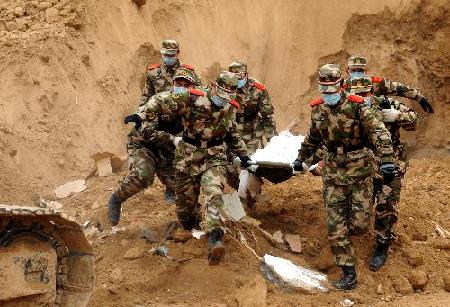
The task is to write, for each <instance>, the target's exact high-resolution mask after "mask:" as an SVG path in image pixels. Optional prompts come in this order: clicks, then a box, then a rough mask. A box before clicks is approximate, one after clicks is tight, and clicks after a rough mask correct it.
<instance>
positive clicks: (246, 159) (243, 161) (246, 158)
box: [239, 156, 252, 168]
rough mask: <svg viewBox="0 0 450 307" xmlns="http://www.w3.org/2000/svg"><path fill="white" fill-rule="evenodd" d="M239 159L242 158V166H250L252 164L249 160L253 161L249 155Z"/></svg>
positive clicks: (240, 158)
mask: <svg viewBox="0 0 450 307" xmlns="http://www.w3.org/2000/svg"><path fill="white" fill-rule="evenodd" d="M239 160H241V167H242V168H249V167H250V166H252V165H251V164H250V163H249V162H250V161H252V159H250V157H249V156H243V157H239Z"/></svg>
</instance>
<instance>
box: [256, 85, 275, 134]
mask: <svg viewBox="0 0 450 307" xmlns="http://www.w3.org/2000/svg"><path fill="white" fill-rule="evenodd" d="M259 114H260V116H261V124H262V128H263V130H264V136H265V137H266V140H267V141H269V140H270V139H271V138H272V137H273V136H274V135H277V127H276V125H275V120H274V118H273V114H274V112H273V105H272V100H271V98H270V95H269V93H268V91H267V90H264V91H263V92H262V94H261V96H260V101H259Z"/></svg>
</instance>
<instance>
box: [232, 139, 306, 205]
mask: <svg viewBox="0 0 450 307" xmlns="http://www.w3.org/2000/svg"><path fill="white" fill-rule="evenodd" d="M304 139H305V137H304V136H303V135H293V134H292V133H290V132H289V131H282V132H281V133H280V134H279V135H277V136H274V137H272V138H271V139H270V142H269V143H268V144H267V145H266V146H265V147H264V148H260V149H258V150H256V152H255V153H254V154H253V155H252V156H250V158H251V159H252V161H271V162H284V163H292V162H294V160H295V159H297V156H298V150H299V149H300V147H301V145H302V142H303V140H304ZM255 167H256V166H255ZM260 190H261V182H260V181H259V180H258V178H257V177H256V176H255V175H254V174H252V173H250V172H248V171H247V170H243V171H241V173H240V175H239V191H238V193H239V196H240V197H242V198H247V193H248V192H249V193H250V195H251V196H252V198H255V197H256V195H258V194H259V193H260Z"/></svg>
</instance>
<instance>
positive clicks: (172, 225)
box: [161, 221, 181, 240]
mask: <svg viewBox="0 0 450 307" xmlns="http://www.w3.org/2000/svg"><path fill="white" fill-rule="evenodd" d="M180 227H181V225H180V223H178V221H170V222H167V223H166V224H164V226H163V228H162V231H161V233H162V237H163V238H165V239H166V240H173V237H174V235H175V231H176V230H177V229H178V228H180Z"/></svg>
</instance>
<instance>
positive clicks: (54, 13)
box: [45, 7, 60, 23]
mask: <svg viewBox="0 0 450 307" xmlns="http://www.w3.org/2000/svg"><path fill="white" fill-rule="evenodd" d="M59 18H60V16H59V11H58V9H56V8H54V7H51V8H48V9H46V10H45V21H47V22H48V23H52V22H56V21H58V20H59Z"/></svg>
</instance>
